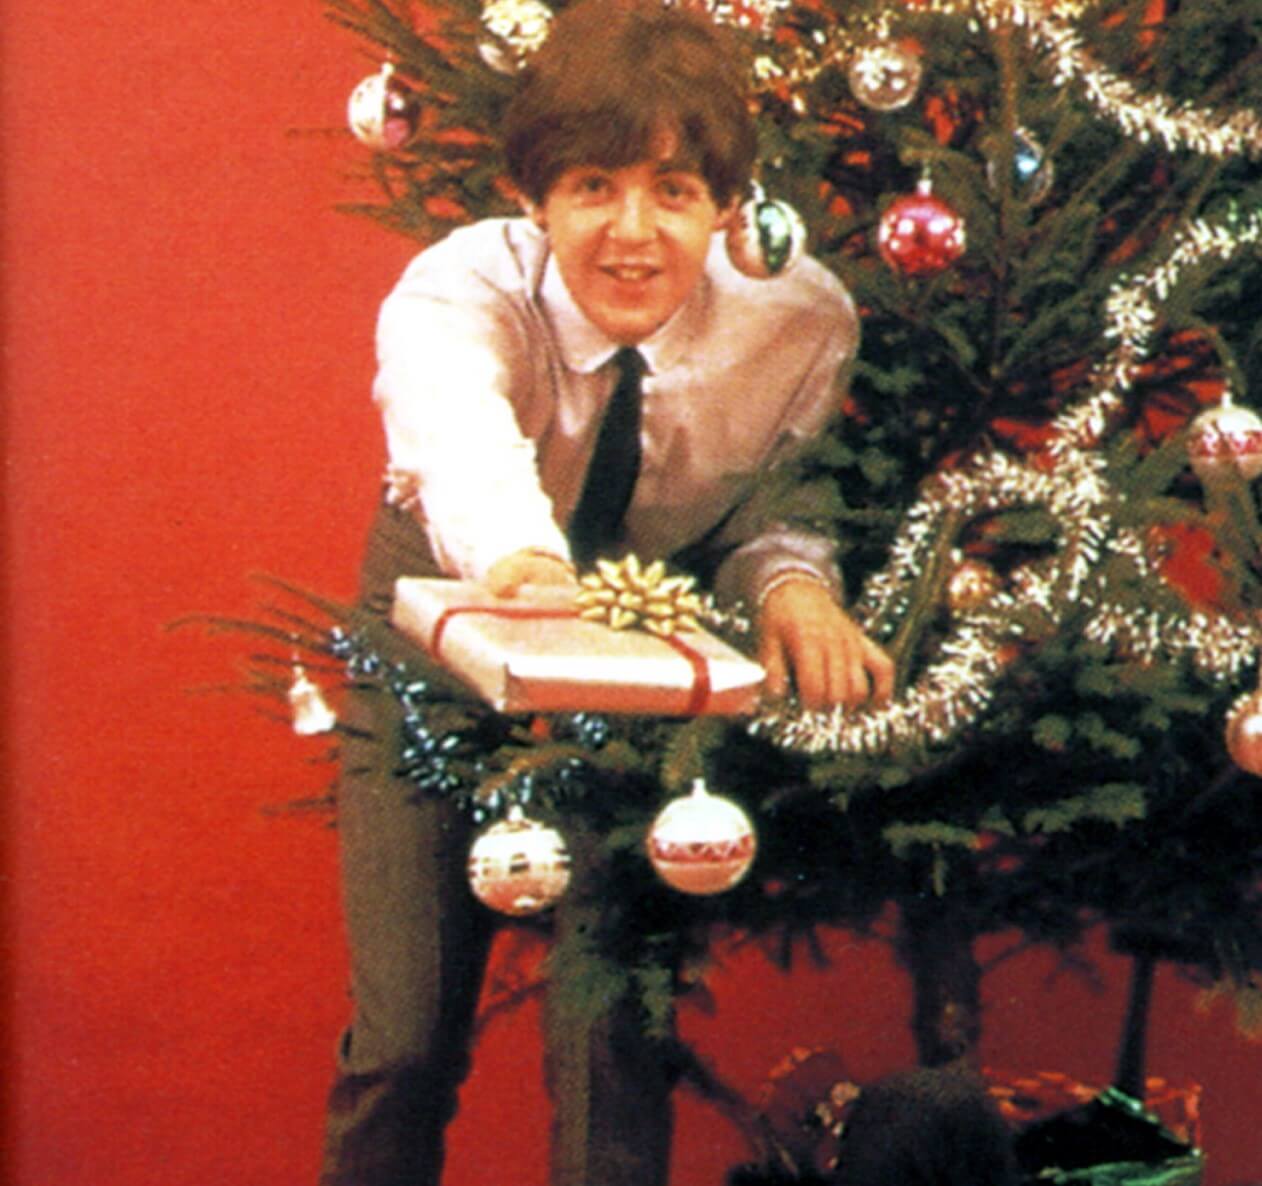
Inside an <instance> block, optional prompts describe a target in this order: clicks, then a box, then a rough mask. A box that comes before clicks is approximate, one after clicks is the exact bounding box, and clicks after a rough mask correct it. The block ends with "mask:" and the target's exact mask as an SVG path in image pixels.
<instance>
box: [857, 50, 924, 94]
mask: <svg viewBox="0 0 1262 1186" xmlns="http://www.w3.org/2000/svg"><path fill="white" fill-rule="evenodd" d="M923 73H924V66H923V64H922V63H921V60H920V53H919V52H918V51H917V50H916V49H915V47H914V46H912V45H910V44H908V43H907V42H899V41H876V42H873V43H872V44H871V45H864V46H860V47H859V48H858V49H857V50H855V53H854V57H853V58H851V59H850V68H849V70H848V71H847V72H846V78H847V81H848V82H849V83H850V90H851V93H852V94H853V95H854V97H855V98H856V99H858V100H859V102H860V103H862V104H863V105H864V106H865V107H869V108H871V109H872V110H873V111H897V110H898V109H899V108H900V107H906V106H907V104H908V103H910V102H911V101H912V100H913V99H914V98H915V97H916V92H917V91H918V90H919V89H920V79H921V76H922V75H923Z"/></svg>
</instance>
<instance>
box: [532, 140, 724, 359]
mask: <svg viewBox="0 0 1262 1186" xmlns="http://www.w3.org/2000/svg"><path fill="white" fill-rule="evenodd" d="M668 139H669V138H668ZM671 147H673V146H672V145H671V144H670V143H667V144H665V145H664V146H663V148H664V150H665V151H663V152H662V153H660V154H659V156H658V157H656V158H654V159H648V160H643V161H640V162H638V163H636V164H633V165H626V166H621V167H618V168H602V167H600V166H587V165H579V166H575V167H573V168H570V169H567V170H566V171H565V172H564V173H562V174H561V176H560V177H558V178H557V180H556V181H555V182H554V183H553V185H552V188H551V189H550V190H549V191H548V195H547V197H546V198H545V199H544V203H543V206H542V207H540V208H536V209H534V210H533V211H532V214H533V216H534V218H535V221H536V222H538V223H539V225H540V226H542V227H545V228H546V230H547V232H548V236H549V238H550V240H551V243H552V251H553V253H554V254H555V256H556V261H557V266H558V267H559V268H560V269H561V276H562V278H563V279H564V281H565V286H566V288H568V289H569V291H570V295H571V296H572V297H573V298H574V301H575V303H576V304H577V305H578V307H579V308H580V309H581V310H582V311H583V314H584V315H585V316H586V317H587V319H588V320H589V321H590V322H591V323H592V324H593V325H595V326H596V327H597V328H598V329H600V330H602V331H603V332H604V333H605V334H606V335H607V336H608V337H609V338H611V339H612V340H614V341H616V342H618V343H620V344H622V345H627V346H630V345H634V344H635V343H637V342H641V341H643V340H644V339H645V338H647V337H648V336H649V335H650V334H652V333H653V332H654V331H655V330H656V329H658V328H659V327H660V326H662V325H664V324H665V323H666V322H667V321H669V320H670V318H671V316H672V315H673V314H674V313H675V311H676V310H677V309H678V308H679V307H680V306H681V305H682V304H683V303H684V301H685V300H687V298H688V294H689V293H690V292H692V290H693V287H694V286H695V285H696V283H697V281H698V279H700V277H701V272H702V270H703V268H704V267H705V259H706V254H707V252H708V251H709V247H710V236H711V235H712V234H713V233H714V232H715V231H716V230H718V229H719V228H721V227H723V226H725V225H726V224H727V222H728V221H729V219H730V217H731V213H732V209H731V207H729V208H727V209H723V210H720V209H719V207H718V206H717V205H716V204H715V201H714V198H713V196H712V195H711V193H710V187H709V186H708V185H707V184H706V182H705V180H704V178H702V177H701V176H700V175H699V174H697V173H695V172H693V171H692V170H690V169H688V168H686V167H680V166H679V165H678V164H672V163H671V161H670V152H669V149H670V148H671ZM733 205H734V203H733Z"/></svg>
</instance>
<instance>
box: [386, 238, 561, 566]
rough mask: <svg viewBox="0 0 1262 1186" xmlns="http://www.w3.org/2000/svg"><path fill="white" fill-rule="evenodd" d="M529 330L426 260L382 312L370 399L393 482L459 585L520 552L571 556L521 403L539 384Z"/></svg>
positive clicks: (483, 289)
mask: <svg viewBox="0 0 1262 1186" xmlns="http://www.w3.org/2000/svg"><path fill="white" fill-rule="evenodd" d="M527 330H528V327H527V325H526V324H525V323H524V322H523V321H522V319H521V316H520V314H519V313H517V311H516V310H514V308H513V307H512V304H511V302H510V301H509V299H508V298H507V297H506V296H505V295H504V294H502V293H500V292H498V291H496V290H495V289H494V287H493V286H491V285H490V284H488V283H487V282H485V281H482V280H480V279H479V278H478V277H476V276H470V275H464V276H454V277H453V276H450V275H447V276H444V275H441V274H438V275H436V274H435V269H434V268H433V267H427V266H426V264H425V261H424V256H422V257H420V259H418V261H416V262H415V263H414V264H413V266H412V267H411V268H410V269H409V271H408V272H407V273H405V275H404V278H403V279H402V280H401V281H400V283H399V285H398V287H397V288H396V289H395V290H394V292H393V293H391V295H390V296H389V297H388V298H387V299H386V301H385V303H384V304H383V306H382V310H381V316H380V318H379V321H378V327H377V359H378V371H377V377H376V381H375V383H374V387H373V396H374V399H375V402H376V404H377V406H378V408H379V409H380V411H381V415H382V420H383V424H384V428H385V435H386V446H387V450H388V453H389V464H390V473H391V476H392V479H393V480H394V481H395V482H399V481H402V482H404V483H405V484H406V485H407V487H408V488H409V491H410V492H411V491H414V492H415V497H416V502H417V503H419V513H420V518H421V521H422V523H423V525H424V527H425V529H426V531H427V533H428V535H429V538H430V543H431V545H432V547H433V549H434V554H435V556H436V558H437V559H438V562H439V564H440V565H441V567H442V569H443V571H444V572H446V573H448V574H449V575H451V576H457V577H462V578H466V579H480V578H481V577H483V576H484V575H485V573H486V571H487V569H488V568H489V567H490V566H491V565H492V564H493V563H494V562H495V561H496V560H498V559H500V558H501V557H503V556H506V555H508V554H509V553H511V552H515V551H518V550H519V549H522V548H539V549H543V550H546V551H549V552H553V553H556V554H558V555H561V556H568V554H569V553H568V548H567V544H566V540H565V537H564V535H563V534H562V532H561V531H560V529H559V527H558V526H557V524H556V521H555V519H554V517H553V508H552V504H551V501H550V500H549V499H548V497H547V496H546V495H545V494H544V492H543V490H542V488H541V487H540V483H539V476H538V468H537V464H536V457H535V446H534V443H533V442H532V441H531V440H529V439H528V438H527V437H526V436H525V435H524V434H523V433H522V431H521V427H520V424H519V421H518V413H517V410H516V409H515V407H514V402H513V401H514V397H515V396H516V397H517V398H522V397H523V393H522V385H523V384H529V383H531V382H532V381H533V376H532V373H531V360H530V353H529V349H530V342H529V338H528V332H527Z"/></svg>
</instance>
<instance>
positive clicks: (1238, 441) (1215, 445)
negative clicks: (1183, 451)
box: [1187, 396, 1262, 482]
mask: <svg viewBox="0 0 1262 1186" xmlns="http://www.w3.org/2000/svg"><path fill="white" fill-rule="evenodd" d="M1187 451H1188V461H1190V462H1191V464H1192V469H1193V470H1195V471H1196V476H1197V477H1198V478H1200V479H1201V481H1202V482H1206V481H1210V480H1211V479H1213V478H1216V477H1218V476H1220V475H1222V474H1226V473H1230V472H1231V471H1233V470H1234V471H1235V472H1237V473H1239V474H1240V476H1241V477H1243V478H1244V479H1245V480H1246V481H1249V482H1252V481H1253V479H1254V478H1256V477H1257V476H1258V475H1259V474H1262V418H1259V416H1258V414H1257V413H1256V412H1254V411H1253V410H1252V409H1250V408H1242V407H1238V406H1237V405H1236V404H1234V403H1232V402H1231V399H1230V397H1226V396H1225V397H1224V398H1223V402H1222V403H1220V404H1218V405H1217V407H1213V408H1208V409H1206V410H1205V411H1204V412H1202V413H1200V415H1199V416H1197V417H1196V419H1194V420H1193V421H1192V424H1191V427H1190V428H1189V429H1188V439H1187Z"/></svg>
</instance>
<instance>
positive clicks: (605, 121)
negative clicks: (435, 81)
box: [504, 0, 757, 205]
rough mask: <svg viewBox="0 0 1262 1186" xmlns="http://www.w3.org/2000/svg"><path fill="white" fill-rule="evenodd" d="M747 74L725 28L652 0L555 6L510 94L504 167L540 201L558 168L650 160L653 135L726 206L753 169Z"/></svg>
mask: <svg viewBox="0 0 1262 1186" xmlns="http://www.w3.org/2000/svg"><path fill="white" fill-rule="evenodd" d="M748 77H749V76H748V73H747V71H746V69H745V64H744V61H743V58H742V55H741V53H740V52H739V49H738V47H737V44H736V42H735V39H734V38H733V37H732V35H731V33H730V32H729V31H728V30H727V29H724V28H722V27H720V26H718V25H716V24H715V23H714V21H712V20H711V19H710V18H709V17H707V16H706V15H704V14H703V13H699V12H692V11H688V10H685V9H680V8H664V7H662V3H661V0H580V3H578V4H576V5H574V6H573V7H571V8H568V9H565V10H564V11H563V12H561V13H560V14H559V15H558V16H557V18H556V20H555V21H554V22H553V28H552V31H551V33H550V34H549V36H548V39H547V41H546V42H544V44H543V46H542V47H541V48H540V49H539V50H538V52H537V53H536V54H535V56H534V58H533V59H532V60H531V62H530V64H529V65H528V66H527V67H526V69H525V70H524V71H523V73H522V77H521V81H520V85H519V86H518V89H517V92H516V94H515V96H514V97H513V100H512V101H511V103H510V104H509V107H508V111H507V113H506V117H505V126H504V151H505V154H506V156H507V158H508V171H509V176H510V177H511V178H512V180H513V182H514V184H515V185H516V186H517V187H518V189H519V190H521V192H522V193H523V194H524V195H525V196H526V197H527V198H529V199H530V200H531V201H533V202H536V203H542V202H543V201H544V199H545V198H546V197H547V195H548V191H549V190H550V189H551V187H552V185H553V183H554V182H555V181H556V180H557V178H558V177H559V176H560V175H561V174H562V173H564V172H565V171H566V170H567V169H569V168H573V167H575V166H581V165H596V166H599V167H600V168H607V169H612V168H620V167H623V166H625V165H631V164H635V163H636V162H637V161H641V160H645V159H648V158H649V157H650V156H651V155H652V153H653V146H654V144H655V143H657V142H658V141H659V140H660V138H661V136H662V134H663V133H664V132H666V133H673V134H674V138H675V140H676V141H677V147H676V149H675V153H674V155H673V156H672V158H671V159H672V162H677V163H678V164H679V165H680V167H682V168H687V169H691V170H694V171H695V172H697V173H698V174H700V176H701V177H703V178H704V179H705V181H706V184H707V185H708V186H709V187H710V193H711V196H712V197H713V198H714V200H715V201H716V202H717V203H718V204H719V205H725V204H726V203H727V202H728V201H729V200H730V199H731V198H733V197H735V196H737V195H739V194H740V192H741V191H742V190H743V189H744V186H745V184H746V183H747V181H748V180H749V176H750V172H751V170H752V168H753V163H754V156H755V153H756V150H757V141H756V136H755V132H754V125H753V120H752V118H751V116H750V112H749V106H748V102H747V95H748V89H749V83H748Z"/></svg>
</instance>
